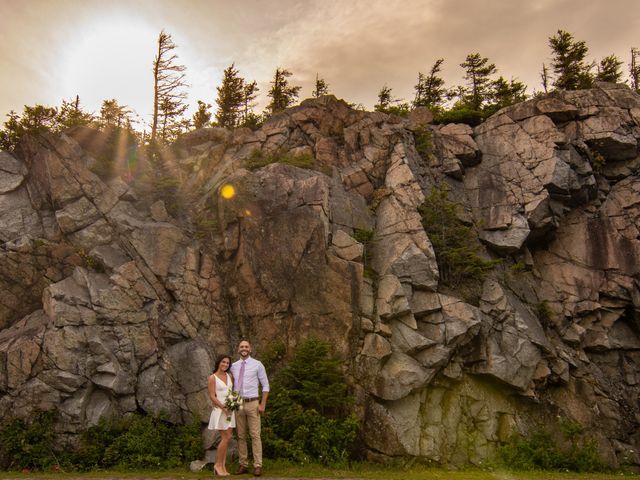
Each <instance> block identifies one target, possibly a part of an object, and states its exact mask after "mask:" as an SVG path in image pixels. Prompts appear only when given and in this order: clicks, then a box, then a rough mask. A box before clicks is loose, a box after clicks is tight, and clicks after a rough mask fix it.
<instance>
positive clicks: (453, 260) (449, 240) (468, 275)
mask: <svg viewBox="0 0 640 480" xmlns="http://www.w3.org/2000/svg"><path fill="white" fill-rule="evenodd" d="M458 208H459V205H458V204H456V203H453V202H451V201H449V199H448V188H447V186H446V184H442V185H441V186H439V187H433V188H432V190H431V194H430V195H429V196H428V197H427V198H426V199H425V202H424V203H423V204H422V205H421V206H420V207H419V209H418V211H419V212H420V214H421V216H422V226H423V227H424V229H425V231H426V232H427V235H428V236H429V240H431V244H432V245H433V249H434V251H435V254H436V261H437V262H438V268H439V270H440V278H441V280H442V282H443V283H444V284H445V285H447V286H450V287H460V286H465V284H466V285H469V284H470V283H478V282H481V281H482V280H483V279H484V277H485V275H486V274H487V272H488V271H489V270H491V269H492V268H493V267H495V265H496V264H497V263H499V260H484V259H483V258H481V257H480V256H479V255H478V252H479V250H480V248H481V247H480V244H479V242H478V240H477V237H476V234H475V232H474V231H473V229H472V228H471V227H469V226H467V225H465V224H463V223H462V222H461V221H460V220H459V219H458V215H457V212H458Z"/></svg>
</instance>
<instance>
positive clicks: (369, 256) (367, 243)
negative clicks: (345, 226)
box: [353, 228, 376, 278]
mask: <svg viewBox="0 0 640 480" xmlns="http://www.w3.org/2000/svg"><path fill="white" fill-rule="evenodd" d="M353 238H354V239H355V240H356V241H358V242H360V243H361V244H362V245H363V247H364V252H363V255H362V256H363V264H364V276H365V277H367V278H375V276H376V273H375V271H374V270H373V268H372V266H371V262H372V261H373V243H374V242H375V232H374V231H373V230H368V229H365V228H356V229H355V230H354V232H353Z"/></svg>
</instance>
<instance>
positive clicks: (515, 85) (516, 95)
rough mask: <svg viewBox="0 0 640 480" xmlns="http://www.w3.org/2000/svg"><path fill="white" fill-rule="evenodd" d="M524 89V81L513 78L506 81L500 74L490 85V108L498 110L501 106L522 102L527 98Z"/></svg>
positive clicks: (525, 87)
mask: <svg viewBox="0 0 640 480" xmlns="http://www.w3.org/2000/svg"><path fill="white" fill-rule="evenodd" d="M526 90H527V86H526V85H525V84H524V83H522V82H518V81H516V80H513V79H511V80H510V81H509V82H507V81H506V80H505V79H504V78H503V77H502V76H500V77H499V78H498V79H497V80H495V81H494V82H493V83H492V85H491V92H490V94H489V99H490V101H491V103H492V104H491V107H490V108H491V109H492V110H495V111H498V110H499V109H501V108H503V107H507V106H509V105H513V104H514V103H518V102H522V101H524V100H526V99H527V95H526V94H525V91H526Z"/></svg>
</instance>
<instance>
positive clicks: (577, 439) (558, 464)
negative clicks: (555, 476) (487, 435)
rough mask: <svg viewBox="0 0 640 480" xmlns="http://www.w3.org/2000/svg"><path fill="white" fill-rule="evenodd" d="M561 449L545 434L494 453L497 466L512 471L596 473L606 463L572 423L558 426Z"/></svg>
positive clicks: (516, 440)
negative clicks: (562, 438)
mask: <svg viewBox="0 0 640 480" xmlns="http://www.w3.org/2000/svg"><path fill="white" fill-rule="evenodd" d="M560 430H561V431H562V433H563V435H564V440H565V442H564V445H557V444H556V443H555V442H554V441H553V438H552V437H551V435H550V434H549V433H548V432H546V431H537V432H534V433H532V434H531V435H530V436H529V437H526V438H525V437H514V438H513V439H512V440H511V441H510V442H509V443H507V444H506V445H502V446H500V447H499V448H498V450H497V459H498V461H499V463H501V464H502V465H504V466H505V467H508V468H510V469H514V470H570V471H574V472H600V471H603V470H606V463H605V462H604V461H603V460H602V458H600V456H599V455H598V452H597V448H596V443H595V441H594V440H593V439H591V438H588V437H586V436H585V435H584V429H583V428H582V427H581V426H580V425H579V424H577V423H575V422H570V421H564V422H562V423H561V424H560Z"/></svg>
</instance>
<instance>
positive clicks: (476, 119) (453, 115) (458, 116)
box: [433, 106, 486, 127]
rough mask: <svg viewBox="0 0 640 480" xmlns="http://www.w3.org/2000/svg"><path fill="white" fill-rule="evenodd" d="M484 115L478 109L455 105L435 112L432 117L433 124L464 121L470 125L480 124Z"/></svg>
mask: <svg viewBox="0 0 640 480" xmlns="http://www.w3.org/2000/svg"><path fill="white" fill-rule="evenodd" d="M485 118H486V116H485V115H484V114H483V113H482V112H480V111H479V110H473V109H471V108H469V107H464V106H456V107H454V108H452V109H451V110H443V111H441V112H436V115H435V116H434V118H433V123H434V124H447V123H466V124H467V125H470V126H472V127H475V126H476V125H480V123H482V121H483V120H484V119H485Z"/></svg>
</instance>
